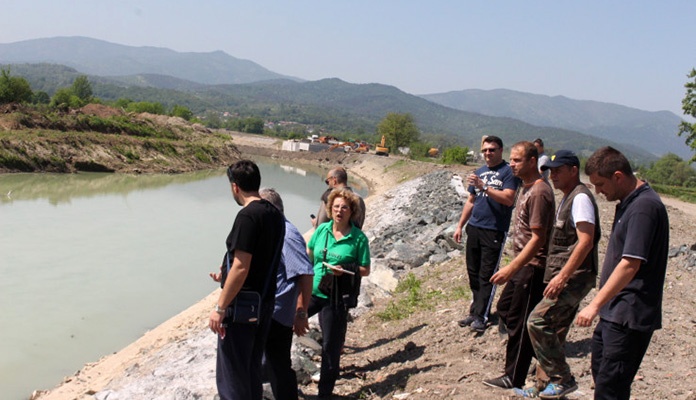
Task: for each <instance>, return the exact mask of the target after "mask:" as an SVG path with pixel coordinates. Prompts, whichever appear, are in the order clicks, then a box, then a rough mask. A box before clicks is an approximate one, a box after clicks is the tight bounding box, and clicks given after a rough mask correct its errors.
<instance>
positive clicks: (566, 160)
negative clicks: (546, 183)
mask: <svg viewBox="0 0 696 400" xmlns="http://www.w3.org/2000/svg"><path fill="white" fill-rule="evenodd" d="M561 165H570V166H573V165H574V166H576V167H579V166H580V160H579V159H578V156H576V155H575V153H573V152H572V151H570V150H558V151H557V152H556V153H554V155H552V156H551V157H549V159H548V160H547V161H546V162H545V163H544V165H542V166H541V170H542V171H546V170H547V169H549V168H556V167H560V166H561Z"/></svg>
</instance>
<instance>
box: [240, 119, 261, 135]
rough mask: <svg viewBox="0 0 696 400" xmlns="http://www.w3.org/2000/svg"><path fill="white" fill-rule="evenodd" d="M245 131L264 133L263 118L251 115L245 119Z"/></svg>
mask: <svg viewBox="0 0 696 400" xmlns="http://www.w3.org/2000/svg"><path fill="white" fill-rule="evenodd" d="M244 132H248V133H259V134H262V133H263V120H262V119H261V118H258V117H249V118H247V119H246V120H245V121H244Z"/></svg>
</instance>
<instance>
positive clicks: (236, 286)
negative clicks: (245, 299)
mask: <svg viewBox="0 0 696 400" xmlns="http://www.w3.org/2000/svg"><path fill="white" fill-rule="evenodd" d="M251 257H252V254H251V253H247V252H245V251H241V250H235V251H234V258H233V259H232V265H231V266H230V271H229V273H228V274H227V278H226V279H225V286H224V287H223V289H222V293H220V297H219V298H218V302H217V306H218V309H221V310H224V309H226V308H227V306H228V305H230V303H231V302H232V300H233V299H234V297H235V296H236V295H237V293H239V291H240V290H241V288H242V285H244V281H245V280H246V277H247V275H249V267H250V266H251ZM224 317H225V316H224V314H222V313H219V312H217V311H215V310H213V311H211V313H210V322H209V324H208V325H209V327H210V329H211V330H212V331H213V332H215V333H217V334H219V335H222V334H224V328H222V327H221V324H222V320H223V319H224Z"/></svg>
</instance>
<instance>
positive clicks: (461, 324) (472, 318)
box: [459, 315, 476, 328]
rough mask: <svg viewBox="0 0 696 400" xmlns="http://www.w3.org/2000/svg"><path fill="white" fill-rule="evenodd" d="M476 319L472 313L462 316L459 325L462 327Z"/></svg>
mask: <svg viewBox="0 0 696 400" xmlns="http://www.w3.org/2000/svg"><path fill="white" fill-rule="evenodd" d="M474 321H476V317H475V316H473V315H469V316H468V317H466V318H464V319H463V320H461V321H459V326H461V327H462V328H464V327H465V326H469V325H471V323H472V322H474Z"/></svg>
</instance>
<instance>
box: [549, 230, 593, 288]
mask: <svg viewBox="0 0 696 400" xmlns="http://www.w3.org/2000/svg"><path fill="white" fill-rule="evenodd" d="M594 228H595V226H594V224H591V223H589V222H578V223H577V224H575V232H576V233H577V235H578V244H577V245H576V246H575V248H574V249H573V252H572V253H570V257H569V258H568V261H567V262H566V264H565V265H564V266H563V268H562V269H561V270H560V271H559V272H558V275H556V276H554V277H553V279H551V280H550V281H549V284H548V285H547V286H546V289H545V290H544V297H548V298H549V299H555V298H556V297H558V295H559V294H560V293H561V292H562V291H563V289H564V288H565V286H566V283H568V279H570V277H571V276H573V274H574V273H575V271H577V269H578V267H579V266H580V264H582V263H583V261H585V258H586V257H587V255H588V254H590V251H592V248H593V247H594V232H595V229H594Z"/></svg>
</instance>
